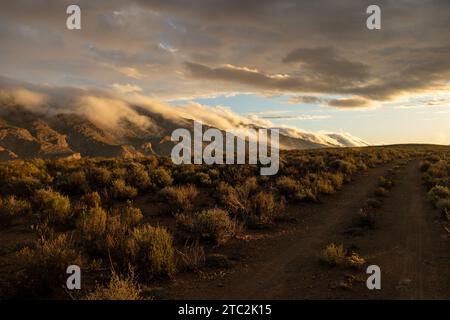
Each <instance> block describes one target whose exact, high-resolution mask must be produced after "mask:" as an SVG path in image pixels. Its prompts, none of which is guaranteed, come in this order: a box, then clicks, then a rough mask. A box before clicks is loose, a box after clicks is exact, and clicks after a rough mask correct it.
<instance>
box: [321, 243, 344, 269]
mask: <svg viewBox="0 0 450 320" xmlns="http://www.w3.org/2000/svg"><path fill="white" fill-rule="evenodd" d="M320 260H321V261H322V262H323V263H325V264H328V265H331V266H339V265H342V264H343V263H344V262H345V250H344V246H343V245H342V244H340V245H336V244H334V243H331V244H329V245H327V247H326V248H325V249H324V250H323V251H322V252H321V255H320Z"/></svg>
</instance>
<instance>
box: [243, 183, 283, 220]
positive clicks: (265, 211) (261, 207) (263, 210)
mask: <svg viewBox="0 0 450 320" xmlns="http://www.w3.org/2000/svg"><path fill="white" fill-rule="evenodd" d="M284 210H285V201H284V199H283V198H281V199H276V197H275V195H274V194H273V193H272V192H266V191H260V192H259V193H258V194H257V195H256V196H255V197H254V198H253V211H251V212H250V214H248V215H247V216H245V219H246V221H247V223H248V224H249V225H251V226H252V225H255V226H267V225H271V224H273V223H274V222H275V220H276V219H278V218H281V217H282V216H283V215H284Z"/></svg>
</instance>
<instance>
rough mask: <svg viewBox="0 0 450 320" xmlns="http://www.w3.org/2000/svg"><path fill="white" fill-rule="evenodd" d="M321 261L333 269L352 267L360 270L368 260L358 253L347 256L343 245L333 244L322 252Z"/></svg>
mask: <svg viewBox="0 0 450 320" xmlns="http://www.w3.org/2000/svg"><path fill="white" fill-rule="evenodd" d="M319 258H320V261H321V262H322V263H324V264H326V265H328V266H333V267H336V266H337V267H350V268H360V267H361V266H363V265H364V264H365V263H366V260H365V259H364V258H363V257H361V256H360V255H359V254H358V253H356V252H351V253H350V254H349V255H347V254H346V252H345V250H344V246H343V245H342V244H340V245H336V244H334V243H331V244H329V245H327V246H326V248H325V249H323V250H322V252H321V254H320V257H319Z"/></svg>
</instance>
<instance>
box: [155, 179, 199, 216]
mask: <svg viewBox="0 0 450 320" xmlns="http://www.w3.org/2000/svg"><path fill="white" fill-rule="evenodd" d="M198 194H199V192H198V190H197V187H195V186H194V185H192V184H188V185H183V186H173V187H165V188H164V189H162V190H161V191H160V196H161V198H163V199H164V200H166V201H167V203H168V205H169V209H170V211H171V213H177V212H188V213H189V212H192V210H193V209H194V201H195V199H196V197H197V196H198Z"/></svg>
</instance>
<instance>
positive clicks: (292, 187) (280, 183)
mask: <svg viewBox="0 0 450 320" xmlns="http://www.w3.org/2000/svg"><path fill="white" fill-rule="evenodd" d="M275 186H276V188H277V189H278V191H279V192H280V194H282V195H284V196H285V197H286V198H287V199H288V200H292V201H308V200H313V201H315V200H316V197H315V195H314V193H313V192H312V190H311V188H307V187H305V186H304V185H303V183H300V182H298V181H297V180H294V179H292V178H291V177H286V176H283V177H280V178H278V179H277V181H276V183H275Z"/></svg>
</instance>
